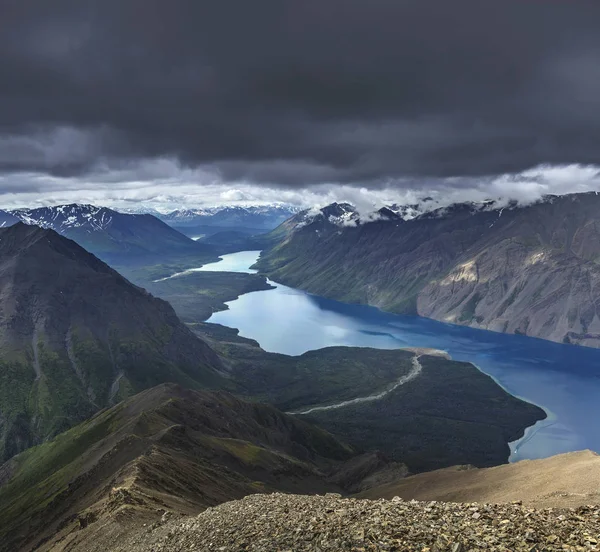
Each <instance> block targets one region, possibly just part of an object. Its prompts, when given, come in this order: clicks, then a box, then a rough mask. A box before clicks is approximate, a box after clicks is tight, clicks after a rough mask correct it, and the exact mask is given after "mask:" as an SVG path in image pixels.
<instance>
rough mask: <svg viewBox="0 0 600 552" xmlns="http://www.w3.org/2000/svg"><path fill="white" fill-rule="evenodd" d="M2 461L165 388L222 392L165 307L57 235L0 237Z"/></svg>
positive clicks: (206, 350) (32, 230) (25, 231)
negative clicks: (141, 393)
mask: <svg viewBox="0 0 600 552" xmlns="http://www.w3.org/2000/svg"><path fill="white" fill-rule="evenodd" d="M0 347H1V350H2V357H1V358H0V458H8V457H10V456H11V455H13V454H16V453H18V452H20V451H21V450H24V449H25V448H27V447H29V446H31V445H34V444H36V443H39V442H41V441H42V440H43V439H46V438H47V437H49V436H52V435H55V434H57V433H58V432H60V431H63V430H64V429H66V428H68V427H70V426H71V425H72V424H73V423H75V422H77V421H80V420H83V419H84V418H86V417H88V416H90V415H91V414H92V413H94V412H95V411H97V410H98V409H100V408H103V407H105V406H107V405H110V404H112V403H114V402H116V401H118V400H120V399H122V398H123V397H126V396H128V395H130V394H132V393H135V392H137V391H140V390H142V389H145V388H148V387H151V386H153V385H156V384H158V383H161V382H165V381H174V382H179V383H181V384H184V385H187V386H190V387H197V386H216V385H219V386H223V385H224V384H223V377H222V375H221V373H220V366H221V365H220V361H219V359H218V357H217V355H216V354H215V353H214V352H213V351H212V350H211V349H210V347H209V346H208V345H206V343H204V342H203V341H202V340H201V339H199V338H198V337H197V336H196V335H194V334H193V333H192V332H191V331H190V330H189V329H188V328H187V327H186V326H185V325H184V324H182V323H181V322H180V321H179V319H178V318H177V316H176V314H175V312H174V311H173V309H172V307H171V306H170V305H169V304H168V303H167V302H165V301H162V300H160V299H156V298H154V297H152V296H151V295H150V294H148V293H147V292H145V291H144V290H142V289H141V288H138V287H136V286H134V285H133V284H131V283H130V282H128V281H127V280H126V279H125V278H123V277H122V276H121V275H119V274H118V273H117V272H115V271H114V270H112V269H111V268H110V267H108V266H107V265H106V264H104V263H103V262H102V261H100V260H99V259H97V258H96V257H95V256H94V255H92V254H90V253H88V252H87V251H85V250H84V249H82V248H81V247H80V246H79V245H77V244H76V243H75V242H73V241H71V240H69V239H67V238H65V237H62V236H60V235H58V234H57V233H56V232H54V231H53V230H43V229H41V228H38V227H36V226H27V225H25V224H21V223H19V224H16V225H14V226H12V227H10V228H6V229H3V230H0Z"/></svg>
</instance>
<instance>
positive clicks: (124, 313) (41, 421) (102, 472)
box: [0, 210, 546, 550]
mask: <svg viewBox="0 0 600 552" xmlns="http://www.w3.org/2000/svg"><path fill="white" fill-rule="evenodd" d="M344 211H345V210H344ZM95 216H96V215H94V217H95ZM54 224H56V225H58V224H62V223H59V222H58V221H56V220H55V221H54ZM67 224H71V223H70V222H68V221H67ZM90 224H92V223H91V222H90ZM94 224H95V218H94ZM307 227H308V226H307ZM67 228H68V226H67ZM336 228H338V227H337V226H336ZM300 231H302V229H300ZM294 233H295V231H292V233H291V235H293V234H294ZM192 274H194V273H193V272H192ZM235 276H236V278H235V279H231V278H229V279H227V278H225V282H222V281H221V280H222V278H219V276H218V274H215V276H214V277H211V278H208V279H206V280H204V279H192V280H190V282H191V284H190V285H192V286H193V287H194V293H195V294H196V295H198V297H199V299H198V300H197V303H195V305H196V306H198V307H199V308H200V307H201V306H202V301H201V299H200V298H201V297H202V296H203V295H207V296H209V299H210V301H208V304H212V303H211V301H213V300H214V298H215V297H217V298H219V297H222V296H223V295H224V296H225V297H229V296H231V294H234V293H235V292H236V290H242V291H239V292H240V293H241V292H243V290H244V289H246V286H247V285H248V283H252V286H255V285H256V284H264V285H266V282H264V277H260V276H258V275H255V274H248V275H241V274H237V275H235ZM245 277H247V278H245ZM179 278H181V279H182V280H181V282H182V283H178V278H167V279H165V280H162V281H163V282H164V285H166V286H167V287H168V289H170V290H171V292H172V293H175V294H182V293H183V294H185V293H188V291H189V290H188V289H187V287H186V286H185V285H184V284H185V276H180V277H179ZM261 278H262V280H261ZM245 279H247V280H248V282H245V281H244V280H245ZM250 280H252V282H250ZM258 280H261V281H260V282H259V281H258ZM203 281H204V282H205V283H204V284H203V283H202V282H203ZM173 282H175V283H178V285H177V286H173ZM154 284H155V288H153V291H154V290H155V289H156V290H160V285H161V281H160V279H159V280H158V281H155V282H154ZM182 286H183V287H182ZM223 286H224V289H221V288H223ZM185 303H186V302H185V301H184V302H183V304H178V303H174V304H175V305H176V306H177V307H178V309H183V308H185V307H186V306H187V305H186V304H185ZM190 328H194V329H195V330H196V331H195V332H193V331H192V330H191V329H190ZM0 350H1V351H2V357H1V359H0V455H1V458H2V460H6V461H5V462H4V463H3V464H0V549H2V550H3V549H6V550H15V549H16V550H33V549H36V550H61V549H62V550H67V549H78V550H86V547H87V546H88V545H90V543H96V542H102V543H105V548H106V546H109V548H108V549H110V546H112V544H110V543H109V541H110V542H112V543H113V544H114V543H116V542H120V539H121V538H122V537H123V536H124V535H131V534H133V532H134V531H135V530H139V529H141V528H142V527H143V524H144V523H146V524H155V523H159V522H162V520H163V517H164V516H167V518H168V516H170V515H171V516H172V515H180V514H192V513H197V512H199V511H201V510H203V509H205V508H206V507H208V506H213V505H216V504H219V503H221V502H223V501H226V500H231V499H236V498H240V497H242V496H245V495H247V494H249V493H254V492H271V491H276V490H279V491H285V492H327V491H336V492H342V493H349V492H357V491H364V490H365V489H368V488H369V487H372V486H373V485H381V484H385V483H389V482H392V481H395V480H397V479H398V478H401V477H404V476H405V475H406V474H407V473H408V471H413V472H419V471H423V470H429V469H435V468H440V467H446V466H450V465H453V464H457V463H458V464H462V463H470V464H475V465H477V466H492V465H496V464H499V463H503V462H506V461H507V459H508V456H509V453H510V450H509V447H508V442H510V441H513V440H516V439H519V438H520V437H522V436H523V434H524V430H525V428H527V427H529V426H531V425H532V424H534V423H535V422H536V421H538V420H541V419H543V418H544V417H545V416H546V415H545V413H544V412H543V411H542V410H541V409H540V408H538V407H536V406H534V405H532V404H528V403H526V402H524V401H522V400H521V399H518V398H516V397H513V396H511V395H510V394H508V393H507V392H506V391H504V389H502V388H501V387H500V386H499V385H498V384H497V383H496V382H495V381H494V380H493V379H492V378H490V377H489V376H487V375H485V374H483V373H482V372H480V371H479V370H478V369H477V368H476V367H475V366H473V365H471V364H467V363H461V362H455V361H452V360H451V359H449V358H446V356H444V355H441V354H439V353H437V352H435V351H430V350H377V349H369V348H352V347H330V348H327V349H322V350H317V351H310V352H308V353H305V354H303V355H300V356H297V357H292V356H286V355H281V354H274V353H268V352H266V351H264V350H262V349H261V348H260V347H259V346H258V344H257V343H255V342H252V341H250V340H247V339H244V338H242V337H239V336H237V334H236V331H235V330H232V329H229V328H223V327H220V326H216V325H211V324H202V323H198V322H194V323H193V325H192V326H186V325H185V324H183V323H182V322H181V321H180V320H179V318H178V317H177V314H176V313H175V311H174V310H173V308H172V307H171V305H169V304H168V303H167V302H166V301H163V300H161V299H157V298H155V297H154V296H152V295H150V294H149V293H148V292H147V291H145V290H144V289H142V288H140V287H137V286H135V285H134V284H132V283H130V282H129V281H128V280H126V279H125V278H124V277H123V276H121V275H120V274H119V273H117V272H116V271H115V270H113V269H112V268H110V267H109V266H108V265H107V264H105V263H104V262H103V261H101V260H100V259H98V258H97V257H96V256H94V255H93V254H91V253H89V252H87V251H86V250H85V249H83V248H82V247H81V246H80V245H79V244H77V243H76V242H75V241H73V240H71V239H68V238H67V237H66V236H65V235H64V234H63V235H61V234H59V233H58V232H57V231H55V230H53V229H51V228H41V227H39V226H35V225H28V224H24V223H22V222H18V223H16V224H14V225H12V226H10V227H7V228H3V229H0ZM136 393H138V394H137V395H135V396H133V395H134V394H136ZM230 393H236V395H237V396H233V395H231V394H230ZM371 397H376V400H375V399H371ZM266 403H269V404H271V405H273V406H268V405H267V404H266ZM339 405H344V408H339ZM277 409H279V410H277ZM284 411H285V412H287V414H284ZM84 420H87V421H84ZM76 424H79V425H76ZM313 424H318V427H317V426H316V425H313ZM328 431H331V432H333V434H335V435H337V436H338V437H334V436H333V435H332V434H330V433H328ZM61 432H62V433H61ZM34 445H37V446H34ZM107 539H108V540H107ZM111 539H112V540H111ZM107 543H108V544H107ZM55 545H56V546H55Z"/></svg>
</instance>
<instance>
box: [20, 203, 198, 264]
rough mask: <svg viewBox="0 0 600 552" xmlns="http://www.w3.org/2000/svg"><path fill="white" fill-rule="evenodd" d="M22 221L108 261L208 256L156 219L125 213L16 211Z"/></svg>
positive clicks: (82, 208)
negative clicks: (71, 241)
mask: <svg viewBox="0 0 600 552" xmlns="http://www.w3.org/2000/svg"><path fill="white" fill-rule="evenodd" d="M12 215H13V216H14V217H16V218H17V219H18V220H21V221H22V222H24V223H26V224H30V225H36V226H40V227H42V228H51V229H53V230H55V231H56V232H58V233H59V234H62V235H64V236H67V237H68V238H71V239H72V240H75V241H76V242H77V243H79V244H80V245H81V246H82V247H84V248H85V249H87V250H88V251H90V252H92V253H94V254H95V255H97V256H98V257H101V258H102V259H103V260H106V261H108V262H111V263H112V262H115V263H124V262H125V263H129V262H133V261H135V260H136V259H140V258H142V259H144V258H148V257H151V256H157V255H163V256H166V255H177V254H181V253H185V254H198V255H201V254H206V253H208V251H209V248H207V247H206V246H203V245H201V244H197V243H195V242H194V241H193V240H191V239H190V238H188V237H187V236H184V235H183V234H181V233H180V232H177V230H175V229H173V228H171V227H170V226H168V225H167V224H165V223H164V222H162V221H160V220H158V219H157V218H156V217H154V216H152V215H148V214H142V215H133V214H123V213H118V212H117V211H113V210H112V209H108V208H106V207H95V206H93V205H80V204H77V203H74V204H71V205H59V206H55V207H40V208H37V209H19V210H16V211H12Z"/></svg>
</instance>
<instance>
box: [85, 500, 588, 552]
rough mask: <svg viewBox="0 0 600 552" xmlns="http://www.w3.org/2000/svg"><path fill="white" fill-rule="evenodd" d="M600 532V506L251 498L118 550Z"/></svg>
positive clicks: (546, 546) (553, 545)
mask: <svg viewBox="0 0 600 552" xmlns="http://www.w3.org/2000/svg"><path fill="white" fill-rule="evenodd" d="M599 532H600V506H594V507H591V506H590V507H580V508H577V509H568V510H561V509H546V510H535V509H533V508H531V507H528V506H524V505H522V504H521V503H519V502H516V503H511V504H495V505H492V504H478V503H463V504H453V503H444V502H435V501H433V502H417V501H410V502H405V501H403V500H402V499H400V498H397V497H396V498H393V499H392V500H376V501H370V500H356V499H343V498H341V497H340V496H339V495H335V494H328V495H325V496H297V495H285V494H271V495H252V496H248V497H246V498H244V499H242V500H238V501H234V502H228V503H225V504H223V505H221V506H218V507H216V508H209V509H208V510H205V511H204V512H202V513H201V514H200V515H199V516H197V517H192V518H187V519H184V520H181V519H179V520H174V521H170V522H168V523H166V524H164V525H159V526H153V527H150V528H147V529H145V530H144V531H143V532H142V533H141V534H140V535H137V536H135V537H133V538H132V539H131V540H128V541H127V542H126V543H121V544H120V545H117V546H116V547H115V548H114V550H128V551H131V552H138V551H139V552H141V551H142V550H143V551H152V552H179V551H182V550H197V551H205V550H206V551H211V550H214V551H227V552H234V551H242V550H243V551H255V552H267V551H268V552H271V551H274V550H278V551H292V550H293V551H297V552H300V551H323V552H324V551H327V550H332V551H333V550H362V551H375V550H390V551H393V550H395V551H407V552H408V551H419V552H446V551H448V552H466V551H470V550H487V551H509V550H510V551H528V552H533V551H539V552H541V551H547V552H551V551H556V550H561V551H585V550H598V549H600V540H599V538H600V537H599V536H598V535H599ZM89 550H90V551H91V550H96V549H95V548H90V549H89Z"/></svg>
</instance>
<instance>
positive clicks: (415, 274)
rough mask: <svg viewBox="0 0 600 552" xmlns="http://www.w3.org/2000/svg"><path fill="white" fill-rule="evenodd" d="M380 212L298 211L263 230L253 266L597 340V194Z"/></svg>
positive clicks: (404, 309) (423, 311)
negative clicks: (265, 246)
mask: <svg viewBox="0 0 600 552" xmlns="http://www.w3.org/2000/svg"><path fill="white" fill-rule="evenodd" d="M390 211H392V212H393V213H395V214H397V215H399V216H398V217H395V216H391V215H390V214H389V213H388V212H384V213H383V215H385V216H381V215H382V213H381V212H380V213H377V214H376V216H368V217H365V216H364V215H362V216H359V214H358V213H357V212H356V211H355V210H354V209H353V208H352V207H351V206H348V205H344V204H342V205H338V204H333V205H331V206H329V207H327V208H324V209H321V210H312V211H304V212H302V213H299V214H298V215H296V216H294V217H293V218H292V219H290V220H288V221H287V222H285V223H284V224H283V225H281V226H280V227H279V228H277V229H275V230H274V231H273V232H271V233H270V234H267V235H266V236H265V237H264V239H265V242H266V243H269V240H270V243H271V244H275V245H272V246H271V248H270V250H269V251H267V252H265V253H263V255H262V256H261V258H260V260H259V263H258V267H259V268H260V270H261V271H262V272H264V273H266V274H268V275H269V276H270V277H271V278H272V279H274V280H275V281H279V282H282V283H285V284H288V285H292V286H295V287H300V288H302V289H306V290H308V291H311V292H313V293H316V294H320V295H324V296H327V297H332V298H335V299H339V300H342V301H347V302H352V303H364V304H369V305H373V306H377V307H380V308H383V309H386V310H390V311H392V312H398V313H410V314H419V315H421V316H426V317H429V318H434V319H436V320H441V321H444V322H451V323H455V324H464V325H469V326H473V327H476V328H483V329H489V330H494V331H501V332H508V333H518V334H524V335H529V336H535V337H542V338H545V339H550V340H553V341H559V342H565V343H575V344H580V345H587V346H593V347H600V195H597V194H596V193H588V194H574V195H568V196H561V197H557V196H549V197H546V198H544V200H543V201H540V202H538V203H535V204H533V205H529V206H523V207H520V206H517V205H516V204H514V203H513V204H509V205H508V206H506V207H498V206H497V205H496V204H495V203H494V202H484V203H478V204H476V203H465V204H456V205H451V206H448V207H444V208H440V209H434V210H432V211H428V212H423V213H422V214H419V215H418V216H415V217H407V218H403V217H402V214H401V213H400V212H399V210H398V209H396V211H394V210H393V209H390Z"/></svg>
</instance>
